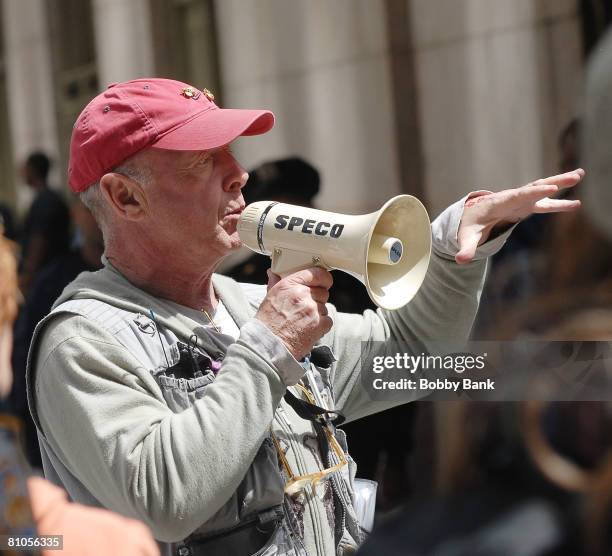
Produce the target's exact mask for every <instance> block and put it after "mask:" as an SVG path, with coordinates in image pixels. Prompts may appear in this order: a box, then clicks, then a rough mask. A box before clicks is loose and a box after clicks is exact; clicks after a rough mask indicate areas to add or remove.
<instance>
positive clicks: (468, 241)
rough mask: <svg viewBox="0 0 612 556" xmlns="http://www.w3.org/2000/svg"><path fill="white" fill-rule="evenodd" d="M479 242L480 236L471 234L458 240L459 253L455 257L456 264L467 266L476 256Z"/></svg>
mask: <svg viewBox="0 0 612 556" xmlns="http://www.w3.org/2000/svg"><path fill="white" fill-rule="evenodd" d="M479 241H480V234H478V233H472V234H469V235H468V236H467V237H462V238H459V252H458V253H457V254H456V255H455V261H456V262H457V264H467V263H469V262H471V261H472V259H473V258H474V255H476V249H477V248H478V243H479Z"/></svg>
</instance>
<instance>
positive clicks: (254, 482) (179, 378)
mask: <svg viewBox="0 0 612 556" xmlns="http://www.w3.org/2000/svg"><path fill="white" fill-rule="evenodd" d="M176 349H177V350H178V357H176V356H175V357H174V358H173V361H176V363H175V364H174V365H171V366H170V367H167V368H165V369H162V370H160V371H157V372H156V373H155V380H156V381H157V383H158V384H159V387H160V388H161V391H162V394H163V396H164V400H165V401H166V404H167V405H168V407H169V408H170V409H171V410H172V411H173V412H174V413H181V412H182V411H185V410H186V409H188V408H189V407H191V406H192V405H193V404H194V402H196V401H197V400H199V399H200V398H202V397H204V395H205V393H206V388H207V387H208V386H210V385H211V384H212V383H213V382H214V381H215V377H216V373H217V371H218V369H219V368H220V366H221V361H220V360H213V359H212V358H211V357H209V356H208V355H206V354H205V353H202V352H200V351H199V350H198V349H197V348H195V347H193V346H191V345H187V344H185V343H183V342H177V343H176ZM175 354H176V351H175ZM220 358H221V357H219V359H220ZM177 359H178V360H177ZM283 488H284V482H283V479H282V477H281V475H280V471H279V467H278V461H277V455H276V450H275V448H274V445H273V444H272V441H271V440H270V439H269V438H265V439H264V441H263V442H262V445H261V446H260V448H259V450H258V452H257V454H256V456H255V459H254V460H253V463H252V464H251V466H250V467H249V469H248V470H247V473H246V475H245V477H244V479H243V480H242V482H241V484H240V485H239V487H238V489H237V490H236V491H235V492H234V493H233V494H232V496H231V498H230V499H229V500H228V501H227V503H226V504H225V505H224V506H223V507H221V508H220V509H219V511H218V512H217V513H216V514H215V515H214V516H213V517H212V518H210V519H209V520H208V521H207V522H206V523H204V524H203V525H202V526H201V527H199V528H198V529H197V530H196V531H195V532H194V533H193V534H192V535H191V536H190V538H189V542H192V543H195V544H197V545H198V546H200V547H201V548H202V550H204V548H206V550H205V552H206V553H207V554H211V555H213V556H216V554H217V553H216V552H214V550H212V546H209V542H212V540H211V539H212V538H213V537H215V538H216V537H218V536H219V535H222V536H223V538H224V542H225V543H230V544H231V543H233V542H237V543H239V544H240V543H242V542H244V543H246V544H245V545H242V544H240V552H239V553H240V554H250V553H252V552H255V550H254V549H253V546H249V545H248V542H247V541H246V540H245V539H244V538H243V536H239V535H236V537H235V540H231V538H234V535H233V533H234V531H235V530H237V528H238V529H239V528H240V527H242V525H245V524H249V523H251V522H253V521H254V520H256V516H258V515H259V514H260V513H261V512H262V511H269V509H270V508H274V507H278V506H280V505H281V504H282V501H283ZM247 537H248V535H247ZM256 537H257V538H256V539H251V540H252V541H253V542H255V543H256V542H258V541H259V540H260V537H261V535H259V536H256ZM240 539H241V540H240ZM213 544H214V543H213ZM198 550H199V549H198ZM197 553H198V554H199V553H200V552H197Z"/></svg>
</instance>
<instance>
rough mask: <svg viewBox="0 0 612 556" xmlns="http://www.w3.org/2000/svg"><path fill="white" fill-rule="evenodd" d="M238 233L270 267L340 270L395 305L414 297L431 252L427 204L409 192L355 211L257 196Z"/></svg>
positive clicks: (378, 299)
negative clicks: (269, 261)
mask: <svg viewBox="0 0 612 556" xmlns="http://www.w3.org/2000/svg"><path fill="white" fill-rule="evenodd" d="M238 233H239V235H240V239H241V240H242V243H243V244H244V245H246V246H247V247H248V248H249V249H252V250H253V251H255V252H256V253H261V254H263V255H268V256H271V257H272V272H274V273H276V274H279V275H281V276H284V275H286V274H289V273H290V272H296V271H297V270H301V269H304V268H308V267H311V266H321V267H324V268H326V269H328V270H333V269H338V270H342V271H344V272H348V273H349V274H352V275H353V276H354V277H355V278H357V279H358V280H360V281H361V282H363V284H364V285H365V287H366V289H367V291H368V294H369V296H370V298H371V299H372V301H373V302H374V303H376V305H378V306H379V307H382V308H383V309H398V308H399V307H403V306H404V305H406V303H408V302H409V301H410V300H411V299H412V298H413V297H414V295H415V294H416V292H417V291H418V289H419V288H420V286H421V284H422V282H423V280H424V278H425V274H426V273H427V267H428V265H429V257H430V254H431V226H430V224H429V216H428V215H427V210H425V207H424V206H423V205H422V204H421V202H420V201H419V200H418V199H416V198H415V197H412V196H411V195H398V196H397V197H393V199H390V200H389V201H387V202H386V203H385V204H384V205H383V207H382V208H381V209H380V210H379V211H377V212H373V213H371V214H364V215H361V216H353V215H347V214H338V213H334V212H327V211H324V210H315V209H311V208H305V207H300V206H296V205H288V204H285V203H275V202H272V201H257V202H255V203H251V204H250V205H248V206H247V207H246V208H245V209H244V211H243V213H242V215H241V217H240V221H239V223H238Z"/></svg>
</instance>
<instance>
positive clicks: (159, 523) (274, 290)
mask: <svg viewBox="0 0 612 556" xmlns="http://www.w3.org/2000/svg"><path fill="white" fill-rule="evenodd" d="M272 125H273V115H272V114H271V113H270V112H268V111H263V110H258V111H255V110H224V109H219V108H217V106H216V105H215V104H214V103H213V96H212V94H211V93H210V92H209V91H207V90H204V92H201V91H198V90H196V89H194V88H193V87H189V86H188V85H186V84H184V83H180V82H177V81H172V80H166V79H142V80H136V81H131V82H128V83H122V84H115V85H112V86H110V88H109V89H108V90H107V91H105V92H104V93H102V94H100V95H98V96H97V97H96V98H95V99H94V100H92V101H91V103H90V104H89V105H88V106H87V107H86V108H85V109H84V111H83V112H82V114H81V115H80V116H79V119H78V120H77V123H76V125H75V129H74V132H73V137H72V143H71V162H70V170H69V173H70V185H71V187H72V189H73V190H74V191H75V192H80V193H81V199H82V200H83V201H84V202H85V203H86V204H87V205H88V206H89V207H90V208H91V209H92V212H93V213H94V215H95V216H96V218H97V220H98V223H99V224H100V227H101V229H102V232H103V234H104V238H105V260H104V264H105V268H104V269H103V270H101V271H99V272H97V273H92V274H84V275H81V276H80V277H79V278H78V279H77V280H76V281H75V282H73V284H72V285H71V286H69V287H68V288H67V289H66V290H65V291H64V293H63V294H62V296H61V297H60V298H59V299H58V301H57V302H56V306H55V309H54V311H53V312H52V313H51V315H50V316H49V317H47V319H45V320H44V321H42V323H41V324H40V325H39V327H38V328H37V331H36V333H35V335H34V338H33V343H32V348H31V358H30V364H29V372H30V373H31V376H30V377H29V384H30V388H29V394H30V397H31V399H30V407H31V410H32V412H33V414H34V419H35V422H36V423H37V426H38V427H39V439H40V442H41V449H42V456H43V465H44V468H45V473H46V475H47V476H48V477H49V478H50V479H51V480H52V481H53V482H56V483H59V484H62V485H64V486H65V488H66V489H67V490H68V492H69V493H70V495H71V496H72V497H73V498H74V499H76V500H79V501H82V502H85V503H88V504H93V505H101V506H104V507H107V508H110V509H114V510H116V511H119V512H121V513H122V514H124V515H126V516H131V517H139V518H140V519H142V520H144V521H145V522H146V523H147V524H148V525H150V527H151V528H152V530H153V532H154V535H155V537H156V538H157V539H158V540H159V541H163V544H162V548H163V552H164V553H165V554H171V553H175V554H181V555H187V554H207V555H216V554H223V555H233V554H236V555H237V554H254V553H257V554H260V555H263V554H266V555H268V554H301V555H303V554H311V555H313V554H317V555H323V554H335V553H338V554H348V553H351V552H352V551H354V550H355V548H356V545H357V544H358V543H359V541H360V537H361V533H360V530H359V524H358V520H357V517H356V515H355V511H354V509H353V506H352V502H351V498H352V479H353V477H354V472H355V469H354V464H353V462H352V461H351V460H350V459H349V458H348V457H347V456H346V454H345V450H346V443H345V439H344V437H343V433H342V431H340V430H335V429H334V427H333V424H332V421H333V417H334V416H335V415H337V413H338V412H340V413H342V414H343V415H344V416H345V417H346V418H347V419H349V420H350V419H358V418H360V417H363V416H365V415H367V414H370V413H374V412H376V411H380V410H382V409H385V408H386V407H389V406H390V405H392V404H383V403H372V402H371V401H370V400H369V398H368V395H367V393H366V392H365V390H364V389H362V387H361V383H360V380H359V362H360V355H361V351H360V350H361V341H362V340H363V341H368V342H372V341H375V340H380V341H382V342H385V341H388V340H392V339H393V340H398V341H401V342H402V345H405V346H406V350H416V351H418V352H420V351H422V350H424V349H426V346H427V340H429V339H433V338H440V337H454V338H457V337H467V335H468V334H469V330H470V326H471V324H472V322H473V319H474V315H475V312H476V308H477V305H478V296H479V292H480V290H481V288H482V283H483V280H484V274H485V269H486V261H485V260H484V259H485V258H486V256H487V255H490V254H491V253H493V252H495V251H496V250H497V249H498V248H499V247H500V246H501V244H502V243H503V241H504V238H505V235H503V234H502V235H499V236H498V237H497V238H496V239H492V240H491V241H487V239H488V238H489V236H490V235H491V234H492V233H493V234H498V233H499V232H500V231H501V230H503V229H504V228H508V227H509V226H510V225H511V224H512V223H513V222H516V221H517V220H519V219H521V218H523V217H525V216H528V215H529V214H530V213H531V212H533V211H554V210H572V209H574V208H576V206H577V204H578V203H576V202H568V201H555V200H550V199H548V198H546V196H547V195H550V194H552V193H554V192H556V191H557V190H558V188H559V187H571V186H573V185H574V184H575V183H577V182H578V181H580V179H581V177H582V174H583V172H582V171H581V170H579V171H576V172H572V173H568V174H565V175H563V176H557V177H554V178H549V179H547V180H542V181H539V182H536V183H534V184H530V185H529V186H525V187H523V188H520V189H516V190H509V191H505V192H501V193H495V194H490V193H489V192H483V191H480V192H477V193H474V194H472V195H471V196H470V199H469V200H468V201H467V202H466V205H469V206H466V208H465V210H464V208H463V206H462V205H463V202H459V203H458V204H456V205H454V207H452V208H451V209H450V210H448V211H447V212H445V214H444V215H443V216H442V217H441V218H440V219H438V220H437V222H436V223H434V226H433V235H434V255H433V258H432V261H431V265H430V271H429V276H428V279H427V280H426V283H425V284H424V285H423V287H422V288H421V290H420V292H419V294H418V295H417V297H416V298H415V299H414V300H413V302H412V303H411V304H410V305H409V306H408V307H406V308H403V309H401V310H399V311H396V312H385V311H380V312H378V313H374V312H372V311H366V312H365V313H364V314H363V315H350V314H345V313H339V312H337V311H336V310H335V309H334V307H333V306H331V305H326V301H327V298H328V290H329V288H330V287H331V285H332V278H331V274H330V273H328V272H327V271H325V270H323V269H321V268H310V269H306V270H303V271H300V272H296V273H294V274H291V275H289V276H287V277H285V278H282V279H280V278H279V277H278V276H274V275H271V276H270V280H269V283H268V287H267V289H266V288H265V287H264V286H253V285H246V284H244V285H239V284H238V283H236V282H234V281H232V280H230V279H228V278H223V277H221V276H217V275H214V270H215V267H216V266H217V264H218V263H219V261H220V260H221V259H222V258H223V257H224V256H225V255H227V254H228V253H230V252H231V251H232V250H234V249H237V248H238V247H240V238H239V237H238V234H237V232H236V227H237V222H238V219H239V217H240V213H241V212H242V209H243V207H244V204H243V198H242V194H241V189H242V187H243V186H244V184H245V183H246V181H247V174H246V173H245V172H244V170H243V169H242V167H241V166H240V165H239V164H238V163H237V161H236V160H235V159H234V157H233V156H232V153H231V151H230V150H229V147H228V145H229V144H230V143H231V142H232V141H233V140H234V139H235V138H237V137H238V136H240V135H256V134H259V133H265V132H267V131H268V130H269V129H270V128H271V127H272ZM457 238H458V242H459V243H458V244H457ZM479 244H482V246H481V247H480V248H478V245H479ZM474 258H475V259H478V260H476V262H473V263H471V264H462V265H458V264H457V262H460V263H468V262H470V261H471V260H472V259H474ZM370 345H371V346H374V344H370ZM306 369H308V373H307V378H306V377H305V370H306ZM406 401H409V400H406ZM313 402H314V403H313ZM322 405H324V406H326V407H325V408H321V406H322ZM325 410H327V411H325ZM332 410H333V411H332ZM337 471H339V472H337Z"/></svg>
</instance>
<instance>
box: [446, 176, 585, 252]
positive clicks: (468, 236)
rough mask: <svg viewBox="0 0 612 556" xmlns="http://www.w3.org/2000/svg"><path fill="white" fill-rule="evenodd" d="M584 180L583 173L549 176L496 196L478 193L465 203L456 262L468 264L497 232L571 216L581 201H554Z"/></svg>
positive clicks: (458, 235) (488, 193) (486, 192)
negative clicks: (535, 217)
mask: <svg viewBox="0 0 612 556" xmlns="http://www.w3.org/2000/svg"><path fill="white" fill-rule="evenodd" d="M583 177H584V170H583V169H582V168H578V169H577V170H573V171H572V172H566V173H565V174H559V175H558V176H550V177H549V178H543V179H539V180H537V181H534V182H531V183H528V184H527V185H524V186H523V187H517V188H515V189H504V190H503V191H498V192H497V193H491V192H488V191H481V192H477V193H476V195H475V196H473V197H471V198H470V199H468V200H467V201H466V202H465V206H464V209H463V216H462V218H461V224H460V225H459V232H458V234H457V239H458V241H459V252H458V253H457V255H456V256H455V260H456V261H457V263H459V264H465V263H469V262H470V261H471V260H472V259H473V258H474V255H475V253H476V248H477V247H478V246H479V245H482V244H483V243H484V242H485V241H487V239H489V236H490V234H491V232H492V231H493V230H494V229H502V228H507V227H508V226H511V225H512V224H516V223H517V222H518V221H519V220H522V219H523V218H527V217H528V216H530V215H532V214H536V213H544V212H569V211H572V210H576V209H577V208H578V207H579V206H580V201H575V200H566V199H551V198H550V196H551V195H554V194H555V193H557V192H558V191H559V190H561V189H567V188H569V187H574V185H576V184H577V183H578V182H579V181H580V180H581V179H582V178H583Z"/></svg>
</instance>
